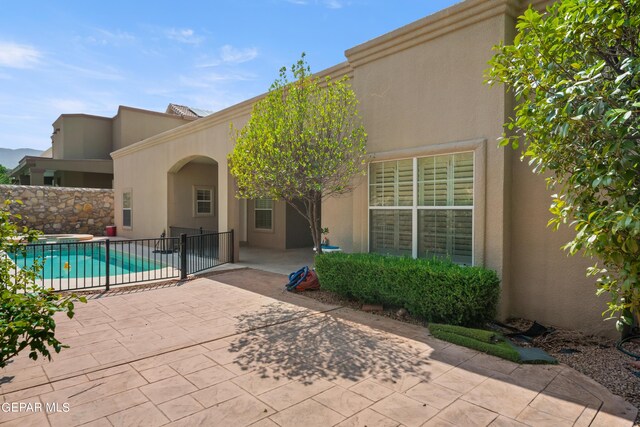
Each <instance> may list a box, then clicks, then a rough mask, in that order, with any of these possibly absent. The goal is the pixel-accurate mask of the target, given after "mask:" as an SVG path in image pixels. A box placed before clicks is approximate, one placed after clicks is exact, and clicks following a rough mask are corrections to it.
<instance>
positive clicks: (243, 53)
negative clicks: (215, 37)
mask: <svg viewBox="0 0 640 427" xmlns="http://www.w3.org/2000/svg"><path fill="white" fill-rule="evenodd" d="M257 56H258V49H257V48H255V47H247V48H244V49H239V48H235V47H233V46H231V45H230V44H226V45H224V46H222V47H221V48H220V55H219V56H218V58H216V59H214V60H210V61H204V62H202V63H201V64H199V65H197V67H198V68H207V67H217V66H218V65H222V64H242V63H243V62H248V61H251V60H253V59H255V58H256V57H257Z"/></svg>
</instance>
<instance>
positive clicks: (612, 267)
mask: <svg viewBox="0 0 640 427" xmlns="http://www.w3.org/2000/svg"><path fill="white" fill-rule="evenodd" d="M639 46H640V0H564V1H562V2H559V3H555V4H554V5H552V6H550V7H549V8H548V9H547V11H546V13H541V12H538V11H536V10H534V9H532V8H529V9H527V10H526V11H525V12H524V14H523V15H522V16H521V17H520V18H519V19H518V23H517V35H516V36H515V39H514V41H513V44H510V45H500V46H497V47H496V54H495V56H494V57H493V59H492V60H491V62H490V65H491V68H490V70H489V71H488V82H489V83H490V84H494V83H504V84H505V85H506V87H507V88H508V89H509V90H510V91H511V92H512V93H513V94H514V95H515V98H516V101H517V103H516V107H515V115H514V117H512V118H510V119H509V120H508V121H507V123H506V124H505V129H506V133H505V135H504V136H503V138H502V140H501V144H502V145H505V146H506V145H509V144H510V145H511V146H512V147H513V148H517V147H518V146H519V144H520V143H522V144H523V158H528V159H529V163H530V164H531V165H532V166H533V169H534V171H535V172H537V173H540V174H545V175H547V176H548V178H547V183H548V186H549V187H550V188H553V189H554V191H556V192H557V194H554V196H553V201H552V204H551V208H550V211H551V213H552V214H553V217H552V219H551V220H550V221H549V224H550V225H553V226H554V227H555V228H557V227H558V226H559V225H560V224H561V223H567V222H569V223H570V224H571V225H572V226H573V227H574V228H575V231H576V234H575V238H574V239H573V240H571V241H570V242H568V243H567V244H566V246H565V247H564V248H565V249H567V250H568V251H569V252H570V253H571V254H575V253H577V252H579V251H581V250H583V251H584V253H585V254H586V255H587V256H592V257H596V258H598V262H597V263H596V265H595V266H593V267H591V268H589V270H588V274H589V275H594V276H598V279H597V286H598V291H597V293H598V294H599V295H600V294H603V293H608V294H609V295H610V300H609V302H608V305H609V307H608V309H607V310H606V311H605V313H603V315H606V314H609V315H610V317H612V318H613V317H619V318H620V319H619V320H618V322H617V325H618V327H619V328H620V327H622V326H623V325H624V324H627V325H629V324H631V322H632V321H633V315H634V313H635V314H637V313H638V311H639V309H640V281H639V277H638V275H639V272H640V147H639V143H640V131H639V130H638V125H639V124H640V58H639V57H638V54H639Z"/></svg>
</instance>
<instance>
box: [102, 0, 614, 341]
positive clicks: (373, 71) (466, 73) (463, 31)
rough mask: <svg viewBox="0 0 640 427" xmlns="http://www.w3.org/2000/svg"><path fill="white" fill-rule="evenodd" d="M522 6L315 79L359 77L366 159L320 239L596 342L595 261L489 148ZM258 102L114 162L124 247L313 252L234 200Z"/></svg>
mask: <svg viewBox="0 0 640 427" xmlns="http://www.w3.org/2000/svg"><path fill="white" fill-rule="evenodd" d="M528 3H529V2H525V1H517V0H491V1H485V0H466V1H464V2H461V3H459V4H456V5H454V6H452V7H450V8H447V9H445V10H442V11H440V12H438V13H436V14H434V15H431V16H428V17H426V18H423V19H421V20H418V21H416V22H414V23H411V24H409V25H407V26H405V27H402V28H399V29H397V30H395V31H392V32H390V33H388V34H385V35H383V36H381V37H378V38H376V39H374V40H371V41H369V42H366V43H364V44H362V45H359V46H355V47H353V48H352V49H349V50H347V51H346V53H345V56H346V61H345V62H343V63H341V64H338V65H336V66H334V67H332V68H329V69H327V70H325V71H322V72H320V73H319V74H320V75H321V76H325V75H329V76H333V77H340V76H343V75H348V76H349V77H350V78H351V83H352V85H353V87H354V89H355V91H356V93H357V95H358V98H359V100H360V112H361V115H362V118H363V120H364V125H365V127H366V130H367V133H368V135H369V139H368V143H367V151H368V153H369V154H370V158H369V164H368V171H367V175H366V177H364V178H363V179H362V180H361V181H359V182H358V183H357V186H356V189H355V191H354V192H353V193H352V194H349V195H347V196H345V197H341V198H338V199H331V200H329V201H327V202H325V203H324V204H323V206H322V226H323V227H329V229H330V231H331V242H332V243H333V244H338V245H340V246H341V247H342V248H343V249H344V250H345V251H353V252H368V251H372V252H382V253H394V254H404V255H409V256H414V257H424V256H430V255H433V254H447V255H449V256H451V257H452V258H453V259H454V260H456V261H458V262H461V263H464V264H470V265H471V264H472V265H482V266H486V267H489V268H492V269H495V270H496V271H497V272H498V273H499V275H500V276H501V278H502V301H501V313H500V314H501V316H502V317H507V316H521V317H525V318H530V319H536V320H538V321H540V322H543V323H548V324H553V325H558V326H563V327H569V328H577V329H589V330H590V331H591V332H595V333H598V332H603V331H606V330H610V329H611V326H610V325H608V324H605V323H603V322H602V318H601V312H602V311H603V310H604V305H605V302H604V301H603V300H602V299H598V298H596V297H595V295H594V291H595V287H594V285H593V283H592V281H591V280H587V279H586V277H585V267H586V266H587V264H588V261H587V260H584V259H581V258H578V257H573V258H568V257H567V256H566V254H565V253H564V252H563V251H562V250H561V249H560V247H561V246H562V244H563V243H564V242H566V241H567V240H568V239H569V231H567V230H564V231H561V232H555V233H554V232H552V231H551V230H549V229H547V227H546V222H547V220H548V218H549V213H548V210H547V209H548V205H549V202H550V198H549V196H550V194H549V192H548V191H547V190H546V188H545V182H544V180H543V179H542V178H541V177H540V176H536V175H534V174H533V173H532V172H531V171H530V169H529V167H528V166H527V165H526V164H525V163H522V162H521V161H520V159H519V153H517V152H513V151H511V150H509V149H503V148H498V146H497V142H496V141H497V139H498V137H499V136H500V135H501V134H502V130H503V129H502V124H503V123H504V121H505V119H506V118H507V117H508V116H509V115H510V114H512V112H513V100H512V99H511V97H510V96H508V94H507V93H506V92H505V90H504V89H503V88H501V87H493V88H491V87H488V86H486V85H485V84H484V83H483V73H484V71H485V69H486V68H487V61H488V60H489V58H490V57H491V55H492V50H491V48H492V46H494V45H495V44H497V43H498V42H500V41H501V40H506V41H509V40H511V39H512V37H513V35H514V33H515V22H516V17H517V16H518V15H519V14H520V13H521V12H522V10H523V8H524V7H525V5H526V4H528ZM533 3H534V4H535V6H536V7H540V6H541V5H543V4H545V3H546V2H544V1H534V2H533ZM258 99H260V97H256V98H254V99H249V100H247V101H244V102H242V103H239V104H237V105H234V106H232V107H230V108H227V109H225V110H222V111H219V112H217V113H215V114H212V115H209V116H207V117H205V118H202V119H200V120H197V121H194V122H191V123H187V124H184V125H183V126H179V127H176V128H174V129H171V130H167V131H166V132H163V133H161V134H158V135H154V136H150V137H148V138H146V139H144V140H142V141H140V142H135V143H132V144H126V146H124V145H122V146H121V147H118V149H117V150H115V151H114V152H113V153H112V154H111V155H112V157H113V160H114V164H113V167H114V189H115V200H116V202H115V203H116V214H115V218H116V225H117V226H118V229H119V232H120V234H121V235H124V236H127V237H148V236H156V235H158V234H160V232H161V231H162V230H165V229H167V228H169V227H172V226H178V227H193V228H196V227H204V228H207V229H214V230H220V231H227V230H231V229H233V230H235V233H236V234H235V235H236V236H237V238H236V242H235V245H236V248H235V250H236V252H239V257H240V259H242V250H241V248H240V243H241V242H244V243H246V244H248V245H252V246H260V247H266V248H274V249H285V248H289V247H297V246H299V245H302V244H303V243H306V242H298V241H295V240H296V239H295V237H296V236H298V235H300V234H301V233H302V234H304V232H305V231H306V225H305V224H304V222H301V219H300V218H299V217H298V216H296V214H295V212H292V211H291V209H290V208H287V206H286V205H285V204H284V203H283V202H280V201H270V200H256V201H252V200H239V199H236V198H235V191H234V181H233V178H232V177H231V176H230V174H229V171H228V166H227V155H228V154H229V153H230V151H231V150H232V148H233V140H232V139H231V137H230V132H229V126H230V124H231V123H233V125H234V126H235V127H236V128H238V127H241V126H243V125H244V124H245V123H246V121H247V120H248V118H249V115H250V113H251V108H252V105H253V104H254V103H255V102H256V101H257V100H258ZM236 259H238V258H237V257H236Z"/></svg>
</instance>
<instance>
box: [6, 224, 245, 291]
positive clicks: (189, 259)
mask: <svg viewBox="0 0 640 427" xmlns="http://www.w3.org/2000/svg"><path fill="white" fill-rule="evenodd" d="M8 255H9V256H10V258H11V259H12V260H13V263H14V271H13V275H14V277H16V276H17V275H18V274H20V272H21V271H22V269H25V268H27V269H28V268H30V267H31V266H33V265H34V264H35V265H41V266H42V269H41V270H40V272H39V274H38V277H37V283H38V284H39V285H41V286H44V287H47V288H54V289H55V290H58V291H67V290H81V289H88V288H96V287H105V288H106V289H107V290H108V289H109V287H110V286H111V285H123V284H129V283H139V282H148V281H153V280H165V279H173V278H181V279H185V278H186V277H187V275H188V274H193V273H197V272H200V271H204V270H207V269H210V268H213V267H216V266H219V265H222V264H225V263H228V262H233V261H234V260H233V230H232V231H228V232H223V233H209V234H199V235H194V236H187V235H186V234H184V233H183V234H181V235H180V237H179V238H178V237H165V238H157V239H135V240H109V239H106V240H98V241H93V242H61V243H46V244H42V243H38V244H29V245H24V246H21V247H20V248H19V249H17V250H16V251H15V252H13V253H9V254H8Z"/></svg>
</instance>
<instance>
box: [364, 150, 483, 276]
mask: <svg viewBox="0 0 640 427" xmlns="http://www.w3.org/2000/svg"><path fill="white" fill-rule="evenodd" d="M486 145H487V140H486V139H484V138H482V139H474V140H468V141H456V142H449V143H444V144H435V145H427V146H422V147H415V148H409V149H400V150H393V151H385V152H378V153H369V159H370V161H369V164H368V165H367V181H366V188H367V194H366V202H365V206H366V212H367V228H366V242H367V245H366V249H367V252H370V251H371V215H370V211H371V206H370V205H369V203H370V200H371V198H370V197H371V194H370V192H371V186H370V184H369V177H370V166H371V163H378V162H383V161H396V160H407V159H414V168H413V170H414V182H417V181H416V178H417V173H418V172H417V167H416V166H417V159H418V158H420V157H431V156H438V155H450V154H459V153H464V152H473V207H472V212H471V215H472V217H471V227H472V229H471V247H472V250H471V265H472V266H475V265H484V260H485V254H484V240H485V224H484V222H485V203H486V201H485V188H486V166H485V164H486ZM417 191H418V190H417V186H416V185H414V194H413V197H414V198H413V200H414V204H415V203H416V201H417ZM430 208H435V209H438V208H440V207H437V206H433V207H430ZM374 209H390V210H404V209H406V210H413V209H414V207H413V206H397V207H396V206H393V207H391V206H376V207H374ZM441 209H450V208H448V207H441ZM453 209H469V207H468V206H461V207H453ZM412 221H413V225H412V256H413V257H414V258H417V255H418V254H417V251H418V244H417V243H418V242H417V239H418V233H417V209H416V210H414V213H413V216H412Z"/></svg>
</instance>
